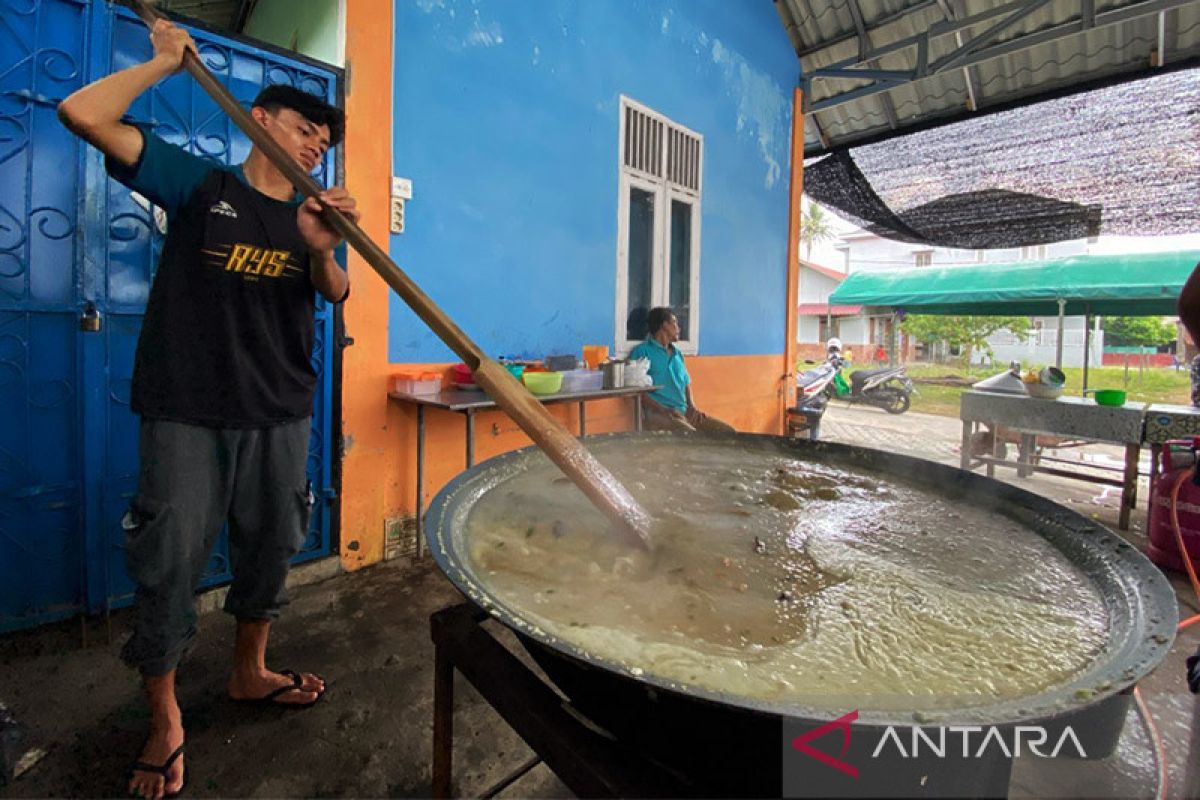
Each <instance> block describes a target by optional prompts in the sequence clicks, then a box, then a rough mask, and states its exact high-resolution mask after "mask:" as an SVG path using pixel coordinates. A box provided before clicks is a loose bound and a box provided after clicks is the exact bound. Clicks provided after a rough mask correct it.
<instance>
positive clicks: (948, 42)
mask: <svg viewBox="0 0 1200 800" xmlns="http://www.w3.org/2000/svg"><path fill="white" fill-rule="evenodd" d="M775 3H776V7H777V10H778V11H779V14H780V18H781V20H782V21H783V25H784V28H785V30H787V32H788V35H789V37H790V38H791V40H792V44H793V46H794V47H795V48H796V51H797V54H798V56H799V59H800V66H801V70H802V74H803V75H805V76H813V74H814V73H815V72H816V71H817V70H820V69H822V68H830V67H831V66H834V65H839V68H842V69H854V70H861V69H872V70H895V71H902V72H908V73H911V72H913V71H917V76H916V79H915V80H905V81H900V82H894V83H892V84H891V87H892V88H890V89H887V90H886V91H880V92H877V93H874V94H867V95H865V96H855V95H848V94H847V93H849V92H854V91H856V90H861V89H863V88H864V87H868V86H871V85H872V84H874V83H875V82H874V80H863V79H857V78H854V79H844V78H834V77H813V78H812V80H811V84H810V85H809V87H808V90H807V92H806V95H807V96H806V99H805V102H806V107H811V106H813V105H819V104H824V105H826V106H827V107H823V108H819V109H818V110H810V111H809V113H808V114H807V117H806V125H805V155H807V156H813V155H819V154H820V153H822V152H825V151H827V150H830V149H833V148H836V147H838V146H842V145H846V144H850V143H853V142H862V141H868V140H874V139H878V138H881V137H886V136H888V135H892V134H894V133H896V132H900V131H904V130H906V129H912V128H916V127H920V126H924V125H929V124H936V123H938V122H941V121H948V120H950V119H956V118H960V117H963V116H970V115H972V114H975V113H980V112H985V111H988V110H995V109H998V108H1003V107H1008V106H1010V105H1013V104H1014V103H1015V104H1022V103H1028V102H1033V101H1035V100H1036V99H1038V98H1041V97H1047V96H1050V95H1052V94H1055V93H1060V92H1063V91H1070V90H1072V89H1075V90H1078V89H1081V88H1085V87H1087V86H1089V85H1092V84H1096V83H1099V82H1102V81H1105V80H1123V79H1131V78H1135V77H1143V76H1145V75H1146V74H1148V73H1152V72H1154V71H1155V70H1157V69H1163V68H1171V67H1173V66H1179V65H1187V64H1192V63H1194V62H1195V61H1196V60H1197V59H1198V58H1200V0H1094V9H1093V17H1094V26H1093V27H1088V22H1087V21H1086V20H1085V18H1084V16H1083V15H1084V14H1085V12H1084V11H1083V10H1082V9H1083V6H1086V5H1087V2H1086V0H1082V1H1081V0H1018V1H1016V2H1013V1H1011V0H1010V1H1009V2H1004V1H1003V0H870V2H867V1H866V0H775ZM1009 18H1011V19H1012V20H1013V21H1012V24H1010V25H1009V26H1008V27H1006V28H1004V29H1003V30H1001V31H999V32H997V34H996V35H995V36H994V37H993V38H992V39H990V40H988V41H986V42H978V41H976V43H977V44H979V47H978V52H975V53H966V54H963V57H964V58H967V59H969V60H973V59H977V60H975V61H974V63H969V64H968V65H966V66H958V65H953V66H951V67H949V68H946V69H943V70H941V71H937V69H938V67H939V66H940V65H939V64H938V62H939V60H942V59H946V58H948V57H949V56H951V54H953V53H955V51H957V50H958V49H959V48H960V47H962V46H963V45H964V44H967V45H970V44H971V43H972V40H975V39H976V37H979V36H980V35H981V34H984V33H986V32H987V31H988V30H989V29H991V28H993V26H996V25H997V24H999V23H1001V22H1003V21H1005V20H1006V19H1009ZM1114 20H1117V21H1114ZM956 24H957V25H958V28H959V29H958V30H953V26H955V25H956ZM860 31H862V32H863V35H861V36H860ZM925 37H928V38H927V39H926V41H927V48H928V49H927V57H926V59H925V61H924V64H925V65H926V66H927V68H928V69H927V70H925V74H924V75H923V76H922V75H921V72H922V69H921V67H920V65H921V63H922V62H921V59H920V54H919V47H918V44H917V43H918V41H919V40H920V39H922V38H925ZM905 42H907V44H906V45H905V46H903V47H900V46H898V45H900V44H901V43H905ZM881 49H882V50H884V51H885V52H883V53H881V54H879V56H878V57H877V58H873V59H871V60H869V61H863V60H862V59H861V56H863V55H870V54H871V53H872V52H873V51H878V50H881ZM889 49H890V51H889ZM890 77H893V78H895V77H899V76H890ZM839 96H840V97H839Z"/></svg>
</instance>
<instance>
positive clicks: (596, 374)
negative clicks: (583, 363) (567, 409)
mask: <svg viewBox="0 0 1200 800" xmlns="http://www.w3.org/2000/svg"><path fill="white" fill-rule="evenodd" d="M562 376H563V379H562V391H564V392H596V391H599V390H600V389H602V388H603V387H604V373H602V372H601V371H600V370H596V369H573V370H569V371H567V372H564V373H563V374H562Z"/></svg>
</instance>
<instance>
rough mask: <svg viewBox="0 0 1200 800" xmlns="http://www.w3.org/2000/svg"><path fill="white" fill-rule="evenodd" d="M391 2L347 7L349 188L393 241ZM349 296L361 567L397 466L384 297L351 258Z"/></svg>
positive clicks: (346, 380)
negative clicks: (391, 424)
mask: <svg viewBox="0 0 1200 800" xmlns="http://www.w3.org/2000/svg"><path fill="white" fill-rule="evenodd" d="M392 29H393V26H392V0H353V2H349V3H346V69H347V73H348V75H349V91H348V92H347V94H346V144H345V148H346V150H345V153H346V158H345V164H346V186H347V188H348V189H349V191H350V193H351V194H352V195H354V197H355V198H356V199H357V200H358V207H359V208H360V209H361V210H362V212H363V217H362V227H363V229H364V230H365V231H366V232H367V234H368V235H369V236H370V237H371V238H372V239H374V240H375V241H376V242H380V243H382V244H384V245H385V246H386V243H387V241H388V236H389V233H388V202H389V197H388V195H389V192H390V184H389V176H390V175H391V171H392V166H391V165H392V138H391V130H392V90H391V89H392V87H391V74H392ZM348 269H349V273H350V286H351V291H350V298H349V300H348V301H347V302H346V306H345V309H344V313H345V323H346V335H347V336H349V337H351V338H353V339H354V344H353V345H352V346H350V347H347V348H346V349H345V350H344V351H343V362H342V432H343V436H344V438H345V443H346V444H345V454H344V460H343V464H342V492H341V509H342V515H341V517H342V518H341V559H342V565H343V566H344V567H345V568H346V569H357V568H359V567H362V566H366V565H367V564H372V563H374V562H376V561H379V560H381V559H382V558H383V520H384V518H385V517H386V516H387V515H388V509H389V503H390V502H392V501H391V500H389V497H388V489H389V486H388V484H389V482H396V481H398V479H399V471H400V460H399V453H398V452H397V451H396V448H395V446H394V443H393V441H392V437H391V435H390V431H389V427H388V426H389V409H388V404H387V378H388V375H389V374H390V372H391V370H390V369H389V367H388V363H387V327H388V292H389V291H390V290H389V289H388V287H387V285H386V284H384V282H383V281H382V279H380V278H379V277H378V276H377V275H376V274H375V271H374V270H373V269H371V267H370V265H368V264H367V263H366V262H365V261H364V260H363V259H362V258H361V257H359V256H358V255H357V254H356V253H354V252H353V251H351V253H350V258H349V261H348Z"/></svg>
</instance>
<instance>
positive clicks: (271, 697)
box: [230, 669, 325, 710]
mask: <svg viewBox="0 0 1200 800" xmlns="http://www.w3.org/2000/svg"><path fill="white" fill-rule="evenodd" d="M279 674H280V675H287V676H288V677H289V678H291V679H292V684H291V686H280V687H279V688H278V689H275V690H274V691H271V692H269V693H267V694H265V695H263V696H262V697H231V698H230V699H231V700H233V702H235V703H240V704H242V705H250V706H272V707H274V708H292V709H297V710H299V709H302V708H312V707H313V706H315V705H316V704H317V702H318V701H320V699H321V698H322V697H324V696H325V692H324V690H322V691H320V692H317V697H316V699H315V700H311V701H309V702H307V703H281V702H279V701H278V700H277V699H276V698H278V697H279V696H280V695H284V694H287V693H288V692H294V691H296V690H297V689H299V690H300V691H304V679H303V678H301V677H300V673H298V672H296V671H295V670H291V669H281V670H280V671H279Z"/></svg>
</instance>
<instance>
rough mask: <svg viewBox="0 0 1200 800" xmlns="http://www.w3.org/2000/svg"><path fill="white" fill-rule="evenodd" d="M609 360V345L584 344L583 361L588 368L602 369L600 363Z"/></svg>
mask: <svg viewBox="0 0 1200 800" xmlns="http://www.w3.org/2000/svg"><path fill="white" fill-rule="evenodd" d="M605 361H608V345H606V344H585V345H584V346H583V363H584V365H585V366H586V367H587V368H588V369H600V365H601V364H603V363H604V362H605Z"/></svg>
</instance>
